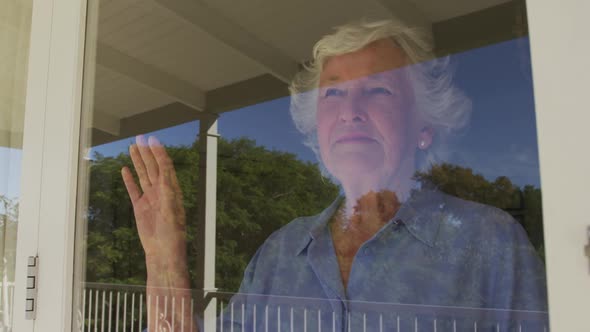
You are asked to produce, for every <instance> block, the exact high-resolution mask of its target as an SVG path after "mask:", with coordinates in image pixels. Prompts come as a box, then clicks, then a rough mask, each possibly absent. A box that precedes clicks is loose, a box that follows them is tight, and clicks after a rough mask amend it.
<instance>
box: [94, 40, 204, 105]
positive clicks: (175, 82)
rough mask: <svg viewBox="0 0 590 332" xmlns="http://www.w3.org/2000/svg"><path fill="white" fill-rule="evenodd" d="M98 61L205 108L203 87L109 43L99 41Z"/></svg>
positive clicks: (188, 103)
mask: <svg viewBox="0 0 590 332" xmlns="http://www.w3.org/2000/svg"><path fill="white" fill-rule="evenodd" d="M96 62H97V63H98V64H100V65H102V66H105V67H107V68H109V69H111V70H114V71H116V72H117V73H120V74H123V75H125V76H127V77H128V78H130V79H132V80H134V81H136V82H138V83H140V84H142V85H144V86H146V87H148V88H151V89H154V90H156V91H158V92H161V93H163V94H165V95H167V96H169V97H171V98H174V99H176V100H178V101H179V102H181V103H183V104H185V105H186V106H189V107H191V108H193V109H197V110H201V111H202V110H204V109H205V93H204V92H203V91H202V90H201V89H199V88H197V87H195V86H193V85H192V84H190V83H188V82H185V81H183V80H180V79H178V78H176V77H174V76H173V75H171V74H168V73H166V72H164V71H162V70H160V69H158V68H157V67H155V66H152V65H149V64H146V63H143V62H141V61H140V60H138V59H136V58H133V57H131V56H129V55H127V54H125V53H123V52H121V51H119V50H117V49H115V48H113V47H111V46H109V45H106V44H104V43H101V42H99V43H98V45H97V54H96Z"/></svg>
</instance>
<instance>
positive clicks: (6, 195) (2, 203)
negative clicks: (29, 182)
mask: <svg viewBox="0 0 590 332" xmlns="http://www.w3.org/2000/svg"><path fill="white" fill-rule="evenodd" d="M31 6H32V1H3V2H2V3H0V45H2V46H1V47H0V278H1V280H0V330H2V331H4V330H10V329H11V328H12V321H13V307H12V303H13V299H14V268H15V260H16V232H17V228H18V223H17V221H18V203H19V197H20V182H19V181H20V169H21V156H22V143H23V130H24V115H25V98H26V97H25V96H26V86H27V85H26V82H27V80H26V78H27V64H28V62H27V61H28V54H29V35H30V31H31Z"/></svg>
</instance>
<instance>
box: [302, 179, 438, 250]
mask: <svg viewBox="0 0 590 332" xmlns="http://www.w3.org/2000/svg"><path fill="white" fill-rule="evenodd" d="M343 200H344V197H343V196H339V197H338V198H336V199H335V200H334V201H333V202H332V203H331V204H330V206H328V207H327V208H326V209H325V210H324V211H322V212H321V213H320V214H318V215H316V216H315V217H312V220H310V222H309V225H308V228H307V229H308V231H307V235H306V236H304V237H303V238H302V239H301V242H300V243H299V244H298V245H297V246H296V251H295V255H299V254H301V253H302V252H303V251H304V250H305V249H307V247H308V246H309V244H310V243H311V241H312V240H315V239H317V238H318V237H319V235H320V234H321V232H323V231H325V230H326V227H327V225H328V222H329V221H330V218H332V216H333V215H334V214H335V213H336V210H338V208H339V207H340V204H341V203H342V201H343ZM445 201H446V199H445V195H444V194H442V193H441V192H439V191H436V190H432V189H414V190H412V193H411V195H410V198H408V200H407V201H406V202H405V203H403V204H402V206H401V207H400V209H399V211H398V212H397V213H396V215H395V216H394V217H393V219H392V221H393V222H395V223H400V224H403V225H404V226H405V227H406V229H407V230H408V231H409V232H410V234H412V236H414V237H415V238H416V239H417V240H419V241H420V242H422V243H424V244H426V245H428V246H430V247H434V245H435V244H436V238H437V236H438V232H439V227H440V222H437V220H436V219H437V218H435V216H436V214H438V213H441V212H443V211H444V209H445V207H446V203H445ZM390 225H391V222H390V223H389V224H387V225H386V226H385V227H384V228H383V229H385V228H387V227H388V226H390ZM383 229H382V230H381V231H383Z"/></svg>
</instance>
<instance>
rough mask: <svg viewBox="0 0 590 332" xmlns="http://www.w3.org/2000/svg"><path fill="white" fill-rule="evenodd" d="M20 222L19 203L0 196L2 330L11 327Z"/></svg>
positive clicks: (0, 306) (0, 309) (0, 323)
mask: <svg viewBox="0 0 590 332" xmlns="http://www.w3.org/2000/svg"><path fill="white" fill-rule="evenodd" d="M17 221H18V201H17V200H16V199H11V198H8V197H6V196H4V195H0V230H1V232H2V234H0V241H1V242H0V250H1V251H2V252H1V253H0V257H1V258H2V260H1V261H0V264H1V265H0V269H1V270H0V277H1V280H2V281H1V287H0V300H1V301H2V302H1V303H0V312H1V315H2V317H1V321H0V328H4V327H8V326H11V318H12V317H10V316H9V313H10V312H11V310H10V306H11V305H12V303H11V299H12V294H13V289H12V286H13V285H14V265H15V262H16V231H17V226H18V224H17Z"/></svg>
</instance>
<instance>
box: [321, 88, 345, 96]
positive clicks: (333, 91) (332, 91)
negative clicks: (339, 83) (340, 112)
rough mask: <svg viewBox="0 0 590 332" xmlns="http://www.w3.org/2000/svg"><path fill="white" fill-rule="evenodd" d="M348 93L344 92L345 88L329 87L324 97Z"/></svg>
mask: <svg viewBox="0 0 590 332" xmlns="http://www.w3.org/2000/svg"><path fill="white" fill-rule="evenodd" d="M345 94H346V93H345V92H344V90H341V89H336V88H329V89H326V92H325V93H324V97H332V96H333V97H342V96H344V95H345Z"/></svg>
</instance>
